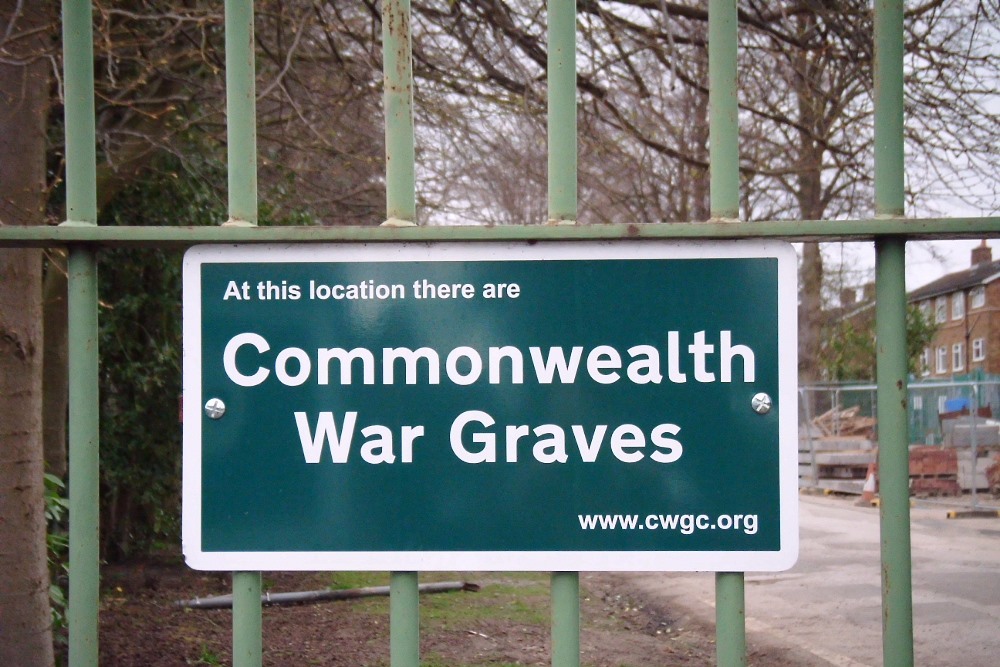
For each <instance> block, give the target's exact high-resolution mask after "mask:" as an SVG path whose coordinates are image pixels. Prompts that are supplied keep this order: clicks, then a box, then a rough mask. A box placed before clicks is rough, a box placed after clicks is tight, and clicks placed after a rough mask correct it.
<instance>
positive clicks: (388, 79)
mask: <svg viewBox="0 0 1000 667" xmlns="http://www.w3.org/2000/svg"><path fill="white" fill-rule="evenodd" d="M382 86H383V91H382V95H383V104H384V106H385V190H386V197H385V198H386V217H387V219H388V220H389V221H390V223H393V222H396V223H398V222H416V216H417V203H416V199H417V196H416V176H415V171H416V169H415V161H416V157H415V148H414V143H415V142H414V138H413V58H412V54H411V45H410V0H384V2H383V3H382Z"/></svg>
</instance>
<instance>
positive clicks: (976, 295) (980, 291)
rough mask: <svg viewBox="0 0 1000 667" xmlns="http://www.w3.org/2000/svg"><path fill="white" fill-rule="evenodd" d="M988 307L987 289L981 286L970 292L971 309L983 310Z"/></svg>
mask: <svg viewBox="0 0 1000 667" xmlns="http://www.w3.org/2000/svg"><path fill="white" fill-rule="evenodd" d="M985 305H986V287H984V286H983V285H980V286H979V287H973V288H972V289H971V290H969V309H970V310H971V309H972V308H982V307H983V306H985Z"/></svg>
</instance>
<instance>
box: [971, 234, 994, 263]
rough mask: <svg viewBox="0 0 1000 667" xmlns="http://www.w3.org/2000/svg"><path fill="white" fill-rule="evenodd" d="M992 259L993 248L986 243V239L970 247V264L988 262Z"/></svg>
mask: <svg viewBox="0 0 1000 667" xmlns="http://www.w3.org/2000/svg"><path fill="white" fill-rule="evenodd" d="M992 261H993V249H992V248H990V247H989V246H988V245H986V239H983V242H982V243H981V244H980V245H979V246H978V247H976V248H973V249H972V266H975V265H976V264H989V263H990V262H992Z"/></svg>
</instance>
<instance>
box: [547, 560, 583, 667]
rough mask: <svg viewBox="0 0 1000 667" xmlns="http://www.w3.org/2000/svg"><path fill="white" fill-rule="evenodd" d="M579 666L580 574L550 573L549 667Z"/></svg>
mask: <svg viewBox="0 0 1000 667" xmlns="http://www.w3.org/2000/svg"><path fill="white" fill-rule="evenodd" d="M579 664H580V575H579V573H578V572H553V573H552V667H577V666H578V665H579Z"/></svg>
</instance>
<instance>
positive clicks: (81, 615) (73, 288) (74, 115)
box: [62, 0, 100, 667]
mask: <svg viewBox="0 0 1000 667" xmlns="http://www.w3.org/2000/svg"><path fill="white" fill-rule="evenodd" d="M62 19H63V67H64V77H63V79H64V82H65V84H64V85H65V95H66V107H65V109H66V110H65V114H66V222H64V223H63V224H64V225H71V226H74V225H76V226H96V224H97V172H96V170H97V167H96V148H95V122H94V117H95V114H94V47H93V29H92V27H91V26H92V25H93V24H92V10H91V5H90V1H89V0H66V2H64V3H63V17H62ZM67 270H68V288H67V289H68V291H67V300H68V310H69V312H68V323H69V324H68V326H69V329H68V339H69V340H68V343H69V479H70V484H69V566H70V571H71V572H72V586H71V588H70V595H69V609H68V613H67V614H68V621H69V661H70V664H71V665H74V667H95V666H96V665H97V659H98V604H99V597H98V596H99V583H100V565H99V551H98V548H99V532H98V531H99V525H100V523H99V488H98V475H99V468H98V465H99V464H98V449H99V445H98V395H97V380H98V376H97V373H98V360H97V352H98V350H97V258H96V256H95V254H94V252H93V251H92V250H89V249H85V248H81V247H79V246H74V247H71V248H70V250H69V260H68V264H67Z"/></svg>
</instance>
